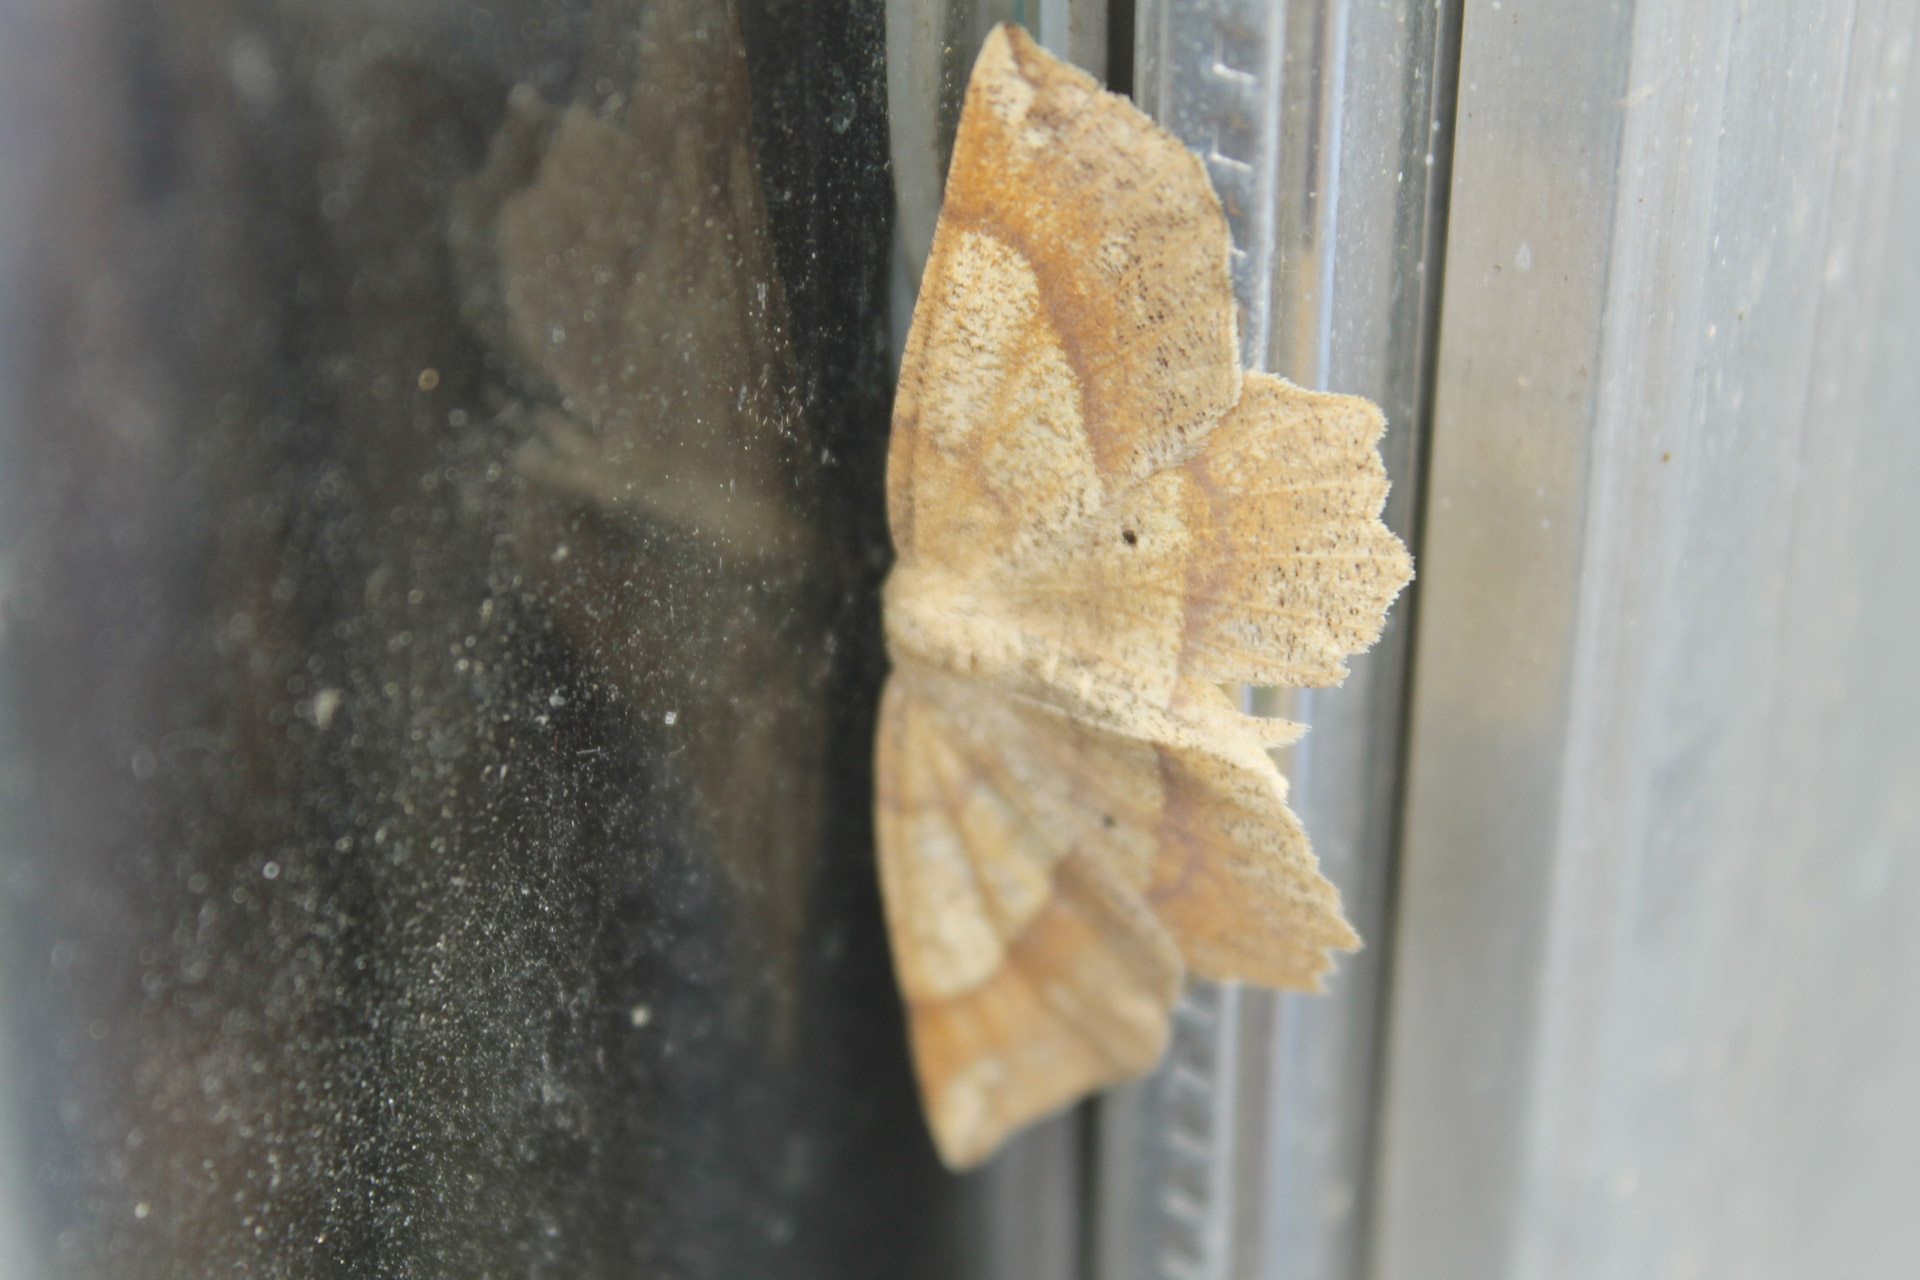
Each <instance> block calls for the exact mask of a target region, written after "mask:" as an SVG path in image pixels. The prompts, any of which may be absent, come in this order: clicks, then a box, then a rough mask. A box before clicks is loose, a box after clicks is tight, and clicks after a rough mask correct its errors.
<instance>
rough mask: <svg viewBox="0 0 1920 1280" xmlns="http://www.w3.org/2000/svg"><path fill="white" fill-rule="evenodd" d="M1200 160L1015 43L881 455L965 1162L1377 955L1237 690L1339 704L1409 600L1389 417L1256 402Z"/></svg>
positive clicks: (897, 807)
mask: <svg viewBox="0 0 1920 1280" xmlns="http://www.w3.org/2000/svg"><path fill="white" fill-rule="evenodd" d="M1228 247H1229V246H1228V234H1227V226H1226V220H1225V218H1224V216H1223V215H1222V213H1221V211H1220V206H1219V203H1218V201H1217V200H1216V199H1215V197H1214V194H1213V192H1212V190H1211V188H1210V186H1209V185H1208V182H1207V178H1206V174H1205V171H1204V170H1203V169H1202V167H1201V165H1200V162H1199V161H1198V159H1196V158H1195V157H1194V156H1193V155H1192V154H1190V153H1189V152H1188V151H1186V150H1185V149H1184V148H1183V147H1182V146H1181V145H1180V144H1179V143H1178V142H1177V141H1175V140H1174V139H1173V138H1172V137H1171V136H1170V135H1168V134H1167V133H1165V132H1164V131H1162V130H1161V129H1159V128H1158V127H1157V126H1155V125H1154V124H1153V123H1152V122H1151V121H1149V120H1148V119H1147V118H1146V117H1145V116H1143V115H1141V114H1140V113H1139V112H1138V111H1136V110H1135V109H1134V108H1133V107H1132V106H1131V105H1129V104H1128V103H1127V102H1126V101H1125V100H1124V99H1122V98H1119V97H1116V96H1114V95H1112V94H1107V93H1104V92H1102V91H1101V90H1100V89H1099V87H1098V86H1097V85H1096V84H1095V83H1094V82H1093V81H1092V79H1090V78H1089V77H1087V76H1086V75H1084V74H1082V73H1080V72H1079V71H1076V70H1074V69H1072V68H1071V67H1068V66H1065V65H1064V64H1062V63H1060V62H1058V61H1056V60H1055V59H1053V58H1052V57H1050V56H1049V55H1048V54H1046V53H1045V52H1044V51H1042V50H1041V49H1040V48H1039V47H1038V46H1036V45H1035V44H1034V43H1033V42H1032V41H1031V40H1030V39H1029V38H1028V37H1027V36H1026V35H1025V34H1024V33H1023V32H1021V31H1020V30H1019V29H1018V28H1012V27H1001V28H999V29H998V30H996V31H995V32H994V33H993V34H992V35H991V36H990V37H989V38H988V40H987V42H986V46H985V48H984V49H983V50H982V52H981V54H980V58H979V61H978V63H977V64H976V65H975V67H974V72H973V79H972V81H971V83H970V85H969V87H968V90H967V96H966V101H965V104H964V107H963V109H962V114H961V121H960V129H959V134H958V136H957V138H956V140H955V144H954V154H953V162H952V168H951V170H950V173H949V176H948V182H947V193H946V203H945V205H944V206H943V208H942V211H941V216H940V224H939V229H938V231H937V233H936V235H935V237H934V244H933V251H932V255H931V257H930V258H929V259H928V263H927V270H926V275H925V278H924V279H923V281H922V283H921V291H920V299H919V302H918V304H917V306H916V308H915V311H914V316H913V326H912V329H911V331H910V333H909V336H908V339H907V348H906V355H905V359H904V361H903V363H902V367H901V372H900V389H899V395H898V398H897V401H896V404H895V410H894V424H893V439H892V444H891V448H890V452H889V457H888V473H887V500H888V513H889V519H890V522H891V525H892V530H893V537H894V545H895V549H896V551H897V553H898V560H897V562H896V565H895V567H894V570H893V573H892V575H891V577H890V578H889V579H888V582H887V587H886V625H887V641H888V649H889V652H890V654H891V656H892V659H893V664H894V666H893V673H892V675H891V676H890V678H889V680H888V684H887V689H886V693H885V696H884V700H883V704H882V708H881V718H880V732H879V741H878V749H877V759H876V768H877V783H878V804H877V820H878V831H879V847H880V872H881V881H882V887H883V890H884V893H885V899H886V909H887V920H888V928H889V932H890V935H891V938H892V943H893V953H894V958H895V963H896V968H897V970H898V973H899V978H900V985H901V989H902V993H903V995H904V997H905V1000H906V1004H907V1010H908V1018H909V1024H910V1033H911V1038H912V1043H913V1053H914V1062H915V1068H916V1070H917V1072H918V1075H919V1079H920V1086H921V1092H922V1097H923V1099H924V1101H925V1104H926V1113H927V1118H928V1123H929V1127H930V1128H931V1130H932V1132H933V1136H934V1140H935V1144H936V1146H937V1147H938V1149H939V1151H940V1154H941V1156H942V1158H943V1159H944V1160H945V1161H946V1162H947V1163H948V1164H949V1165H951V1166H954V1167H956V1168H964V1167H968V1166H970V1165H973V1164H976V1163H978V1162H979V1161H981V1160H983V1159H985V1158H986V1157H987V1156H988V1155H990V1154H991V1153H992V1152H993V1151H994V1150H995V1149H996V1148H997V1147H998V1146H999V1144H1000V1143H1001V1142H1002V1141H1003V1140H1004V1139H1005V1138H1006V1137H1007V1136H1008V1135H1009V1134H1010V1133H1011V1132H1012V1131H1014V1130H1015V1129H1017V1128H1018V1127H1020V1126H1021V1125H1024V1124H1026V1123H1028V1122H1029V1121H1031V1120H1034V1119H1036V1118H1038V1117H1040V1116H1042V1115H1045V1114H1046V1113H1048V1112H1050V1111H1053V1110H1055V1109H1057V1108H1059V1107H1061V1106H1064V1105H1066V1104H1067V1103H1070V1102H1072V1101H1073V1100H1074V1099H1076V1098H1078V1097H1080V1096H1081V1095H1083V1094H1085V1093H1087V1092H1089V1091H1090V1090H1093V1089H1097V1088H1100V1087H1102V1086H1103V1085H1106V1084H1109V1083H1112V1082H1114V1081H1117V1080H1120V1079H1124V1078H1126V1077H1128V1076H1132V1075H1136V1074H1139V1073H1140V1072H1143V1071H1146V1070H1148V1069H1149V1068H1151V1067H1152V1066H1153V1064H1154V1063H1155V1062H1156V1061H1157V1060H1158V1058H1159V1056H1160V1054H1161V1052H1162V1050H1163V1049H1164V1047H1165V1044H1166V1040H1167V1034H1168V1027H1169V1017H1170V1013H1171V1009H1172V1006H1173V1003H1174V1001H1175V1000H1176V999H1177V998H1178V995H1179V991H1180V987H1181V984H1182V982H1183V981H1184V980H1185V977H1186V975H1187V974H1189V973H1192V974H1196V975H1199V976H1203V977H1207V978H1216V979H1243V980H1247V981H1253V982H1259V983H1263V984H1266V985H1270V986H1279V987H1292V988H1302V989H1314V988H1317V986H1318V985H1319V979H1320V974H1321V973H1322V972H1324V970H1325V969H1326V968H1327V966H1328V964H1329V963H1330V962H1329V958H1328V954H1327V953H1328V951H1329V949H1334V948H1351V947H1354V946H1357V945H1358V942H1359V940H1358V939H1357V938H1356V937H1355V936H1354V934H1353V931H1352V930H1351V929H1350V928H1349V927H1348V925H1347V923H1346V921H1345V919H1344V918H1343V917H1342V915H1341V912H1340V902H1339V895H1338V893H1337V891H1336V890H1335V889H1334V888H1333V886H1332V885H1331V884H1329V883H1328V882H1327V881H1326V880H1325V879H1324V878H1323V877H1322V876H1321V875H1320V873H1319V871H1318V869H1317V867H1316V864H1315V861H1314V858H1313V854H1312V853H1311V851H1310V850H1309V848H1308V845H1307V840H1306V836H1305V834H1304V832H1303V831H1302V830H1301V827H1300V823H1299V820H1298V819H1297V818H1296V817H1295V816H1294V815H1293V813H1292V811H1291V810H1290V809H1289V808H1288V807H1287V803H1286V782H1285V779H1284V778H1282V777H1281V775H1280V773H1279V770H1278V769H1277V768H1276V767H1275V766H1274V763H1273V760H1272V758H1271V757H1270V756H1269V755H1268V754H1267V749H1268V748H1269V747H1271V746H1275V745H1279V744H1281V743H1284V742H1288V741H1291V740H1293V739H1294V738H1295V737H1297V736H1298V733H1299V729H1298V727H1297V726H1294V725H1289V724H1286V723H1285V722H1282V721H1272V720H1261V719H1256V718H1253V717H1250V716H1245V715H1242V714H1240V713H1239V712H1238V711H1237V710H1235V708H1234V706H1233V704H1232V702H1231V701H1230V700H1229V699H1228V697H1227V696H1226V694H1225V693H1224V692H1223V691H1222V689H1221V687H1220V686H1221V684H1222V683H1228V682H1239V683H1248V684H1286V685H1297V686H1316V685H1327V684H1334V683H1338V682H1339V681H1340V679H1342V678H1343V676H1344V675H1345V671H1346V668H1345V657H1346V655H1348V654H1350V653H1354V652H1357V651H1358V650H1360V649H1364V648H1365V647H1366V646H1367V645H1369V644H1371V643H1372V642H1373V640H1374V639H1375V637H1377V635H1378V634H1379V631H1380V627H1381V623H1382V619H1383V617H1384V614H1385V611H1386V608H1387V606H1388V604H1389V603H1390V602H1391V601H1392V599H1393V597H1394V596H1395V594H1396V593H1398V591H1399V590H1400V588H1401V587H1402V586H1404V585H1405V584H1406V582H1407V581H1408V579H1409V578H1410V577H1411V572H1412V570H1411V565H1410V562H1409V560H1408V558H1407V554H1406V551H1405V549H1404V548H1403V547H1402V546H1401V545H1400V543H1399V541H1398V539H1396V538H1395V537H1394V536H1393V534H1392V533H1390V532H1389V531H1388V530H1387V528H1386V527H1385V526H1384V525H1383V524H1382V523H1381V522H1380V519H1379V514H1380V510H1381V506H1382V504H1383V502H1384V501H1385V498H1386V492H1387V482H1386V476H1385V472H1384V470H1383V469H1382V467H1381V464H1380V457H1379V453H1378V450H1377V447H1376V446H1377V442H1378V440H1379V437H1380V434H1381V431H1382V429H1383V422H1382V419H1381V416H1380V413H1379V410H1378V409H1376V408H1375V407H1374V406H1373V405H1371V404H1369V403H1368V402H1366V401H1364V400H1360V399H1357V398H1354V397H1350V396H1336V395H1321V394H1317V393H1313V392H1308V391H1303V390H1301V389H1300V388H1298V387H1295V386H1293V385H1292V384H1290V383H1287V382H1284V381H1282V380H1280V379H1278V378H1271V377H1267V376H1264V375H1261V374H1257V373H1243V372H1242V370H1241V369H1240V366H1239V361H1238V356H1237V346H1236V343H1235V338H1234V312H1233V295H1232V289H1231V285H1230V283H1229V278H1228V270H1227V255H1228Z"/></svg>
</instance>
